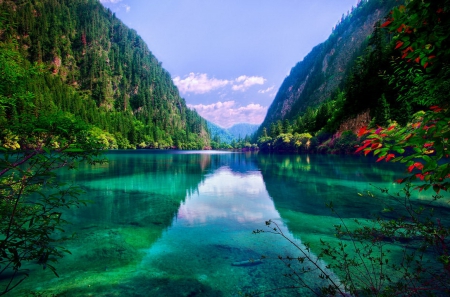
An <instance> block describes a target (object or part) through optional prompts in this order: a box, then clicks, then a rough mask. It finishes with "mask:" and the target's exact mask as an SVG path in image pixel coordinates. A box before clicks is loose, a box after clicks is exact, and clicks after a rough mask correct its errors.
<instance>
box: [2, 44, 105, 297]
mask: <svg viewBox="0 0 450 297" xmlns="http://www.w3.org/2000/svg"><path fill="white" fill-rule="evenodd" d="M14 45H15V43H14V42H11V43H8V44H4V43H1V42H0V69H1V71H0V75H1V77H0V100H1V105H0V126H1V127H3V129H1V130H0V156H1V157H0V220H1V222H2V224H1V225H0V278H2V279H5V280H8V281H7V282H6V283H5V285H4V287H2V288H0V295H3V294H6V293H8V292H10V291H11V290H13V289H14V288H15V287H17V286H18V285H19V284H20V283H21V282H22V281H23V280H24V279H25V278H26V277H27V276H28V275H27V269H25V268H23V267H22V266H23V265H24V264H30V263H38V264H39V265H42V267H43V268H44V269H45V268H46V267H48V268H49V269H50V270H52V271H53V272H54V273H55V275H57V273H56V268H55V266H54V263H55V262H56V261H57V260H58V258H60V257H62V256H63V255H64V254H65V253H68V251H67V250H66V249H64V247H61V246H59V245H60V244H61V243H62V242H63V241H64V240H67V239H68V237H65V236H62V234H61V232H62V231H63V229H62V228H63V227H64V225H65V224H66V223H67V222H66V221H65V219H64V215H63V209H67V208H70V207H74V206H75V207H78V206H79V205H82V204H86V201H84V200H81V199H79V196H80V194H81V192H82V191H81V189H80V188H79V187H76V186H74V185H65V184H62V183H60V182H58V180H57V175H56V173H55V172H56V171H57V170H61V168H62V167H66V168H70V169H72V168H76V167H77V165H78V164H79V163H80V162H89V163H91V164H94V163H98V162H102V161H103V160H102V159H101V155H100V152H101V150H102V149H104V148H106V147H105V144H104V143H103V141H102V140H101V139H99V138H97V135H95V133H94V132H96V130H95V128H92V127H90V126H88V125H86V124H85V123H84V122H83V121H81V120H79V119H75V117H74V116H73V115H71V114H68V113H63V112H60V111H59V112H58V111H56V112H55V111H54V109H53V108H47V109H39V108H37V104H38V101H37V98H36V97H37V96H35V94H34V93H32V92H30V91H29V84H28V83H29V80H30V79H39V77H40V75H39V74H40V69H41V68H40V67H39V66H37V65H34V66H32V65H30V63H29V62H27V61H26V60H25V59H23V57H22V56H21V54H20V53H19V52H18V51H17V50H16V47H15V46H14ZM47 107H49V106H47ZM50 107H51V105H50ZM6 127H7V128H6ZM91 128H92V129H93V130H92V132H91V131H90V130H91Z"/></svg>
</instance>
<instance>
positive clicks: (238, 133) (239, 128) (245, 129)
mask: <svg viewBox="0 0 450 297" xmlns="http://www.w3.org/2000/svg"><path fill="white" fill-rule="evenodd" d="M258 128H259V125H254V124H247V123H240V124H236V125H233V126H232V127H230V128H228V129H227V131H228V132H229V133H230V134H231V135H233V136H234V138H235V139H242V138H245V137H246V136H252V135H253V133H255V132H256V131H257V130H258Z"/></svg>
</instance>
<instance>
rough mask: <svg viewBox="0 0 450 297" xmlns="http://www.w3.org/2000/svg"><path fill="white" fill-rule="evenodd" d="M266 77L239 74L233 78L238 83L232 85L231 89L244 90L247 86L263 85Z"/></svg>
mask: <svg viewBox="0 0 450 297" xmlns="http://www.w3.org/2000/svg"><path fill="white" fill-rule="evenodd" d="M265 81H266V79H265V78H264V77H262V76H246V75H241V76H239V77H238V78H236V79H235V82H237V83H238V84H234V85H233V86H232V89H233V91H242V92H244V91H246V90H247V89H248V88H250V87H251V86H254V85H263V84H264V82H265Z"/></svg>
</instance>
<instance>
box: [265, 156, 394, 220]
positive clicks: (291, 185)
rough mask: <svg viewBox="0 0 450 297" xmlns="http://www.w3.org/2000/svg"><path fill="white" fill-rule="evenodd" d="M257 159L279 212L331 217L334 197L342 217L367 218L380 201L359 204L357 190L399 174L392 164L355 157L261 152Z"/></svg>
mask: <svg viewBox="0 0 450 297" xmlns="http://www.w3.org/2000/svg"><path fill="white" fill-rule="evenodd" d="M257 160H258V166H259V168H260V169H261V173H262V175H263V179H264V182H265V184H266V188H267V191H268V192H269V194H270V196H271V197H272V198H273V200H274V204H275V207H276V208H277V210H278V211H280V213H282V212H283V209H289V210H291V211H296V212H302V213H307V214H310V215H320V216H322V215H325V216H328V215H330V211H329V210H328V209H327V208H326V207H325V204H326V203H327V202H329V201H330V200H333V203H334V205H335V209H336V211H337V212H338V213H339V214H340V215H341V216H344V217H361V216H364V217H367V216H369V215H370V212H371V211H372V210H378V209H379V203H380V202H379V201H376V200H366V201H364V204H361V205H357V203H355V196H356V197H358V196H357V193H358V192H362V191H365V190H370V185H369V184H370V183H374V184H377V183H384V181H385V180H389V181H392V180H393V179H394V176H395V174H396V173H395V172H394V171H393V170H392V169H393V168H394V167H392V166H385V165H386V164H373V162H372V161H371V160H368V159H364V158H359V157H352V156H322V155H310V156H308V155H265V154H259V155H258V159H257ZM379 165H382V166H379ZM374 206H377V207H374ZM361 208H366V209H367V210H368V211H361Z"/></svg>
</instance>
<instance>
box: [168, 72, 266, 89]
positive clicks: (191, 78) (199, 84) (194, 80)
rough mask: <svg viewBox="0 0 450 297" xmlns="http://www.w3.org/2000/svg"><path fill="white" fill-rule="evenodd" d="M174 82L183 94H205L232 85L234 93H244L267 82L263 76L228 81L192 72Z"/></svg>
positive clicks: (241, 77) (242, 77) (176, 78)
mask: <svg viewBox="0 0 450 297" xmlns="http://www.w3.org/2000/svg"><path fill="white" fill-rule="evenodd" d="M173 82H174V84H175V85H176V86H177V87H178V89H179V90H180V92H181V93H183V94H186V93H195V94H205V93H208V92H211V91H213V90H216V89H219V88H223V87H225V86H227V85H230V86H231V89H232V90H233V91H241V92H244V91H246V90H247V89H248V88H250V87H252V86H254V85H263V84H264V83H265V82H266V79H265V78H264V77H262V76H246V75H241V76H239V77H238V78H236V79H232V80H227V79H217V78H209V77H208V74H206V73H193V72H191V73H189V75H188V76H185V77H184V78H183V79H182V78H181V77H179V76H177V77H175V78H173Z"/></svg>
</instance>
